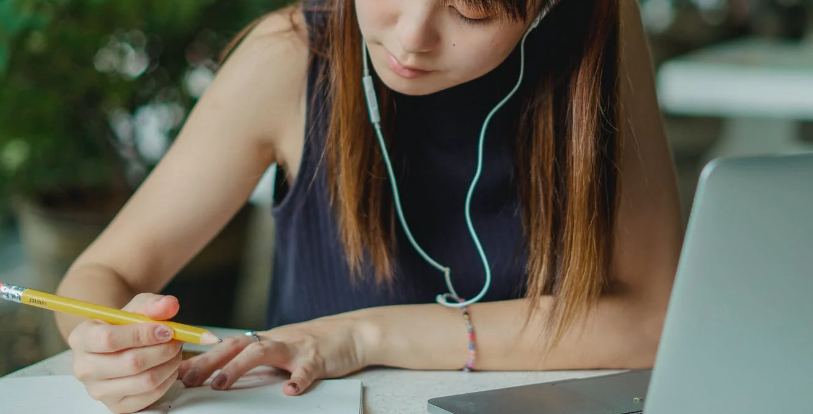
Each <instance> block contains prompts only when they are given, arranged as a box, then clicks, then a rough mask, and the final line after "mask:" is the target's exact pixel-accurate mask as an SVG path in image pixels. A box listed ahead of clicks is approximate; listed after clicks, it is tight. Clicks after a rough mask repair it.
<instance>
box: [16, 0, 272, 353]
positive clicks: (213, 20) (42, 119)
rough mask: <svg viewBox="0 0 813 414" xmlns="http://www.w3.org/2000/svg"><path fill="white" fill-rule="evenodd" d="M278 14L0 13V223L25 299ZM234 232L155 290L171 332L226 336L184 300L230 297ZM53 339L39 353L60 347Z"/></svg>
mask: <svg viewBox="0 0 813 414" xmlns="http://www.w3.org/2000/svg"><path fill="white" fill-rule="evenodd" d="M278 5H281V3H280V2H279V1H276V0H208V1H187V0H174V1H166V0H62V1H59V2H54V1H51V0H6V1H3V2H0V217H2V215H3V214H6V215H8V214H9V213H10V212H13V215H14V217H15V218H16V219H17V223H18V225H19V229H20V237H21V239H22V241H23V244H24V247H25V251H26V254H27V256H28V261H29V264H30V267H31V270H32V278H31V280H30V283H28V285H29V287H32V288H37V289H43V290H46V291H53V289H55V288H56V285H57V283H58V282H59V280H60V279H61V277H62V276H63V275H64V272H65V271H66V270H67V267H68V266H69V265H70V263H71V262H72V261H73V260H74V259H75V258H76V256H77V255H78V254H80V253H81V251H82V250H84V249H85V247H86V246H87V245H88V244H89V243H90V242H91V241H92V240H93V239H94V238H95V237H96V236H97V235H98V234H99V233H100V232H101V230H102V229H103V228H104V227H105V226H106V225H107V224H108V223H109V221H110V220H111V219H112V217H113V216H114V214H115V213H116V212H117V211H118V210H119V209H120V208H121V207H122V205H123V204H124V202H125V201H126V200H127V199H128V198H129V197H130V195H131V194H132V193H133V191H134V190H135V189H136V188H137V187H138V185H140V183H141V182H142V180H143V179H144V178H145V177H146V175H147V174H149V172H150V170H151V169H152V167H153V166H154V165H155V164H156V163H157V162H158V161H159V160H160V159H161V157H162V156H163V154H164V152H165V151H166V149H167V147H168V146H169V145H171V141H172V139H173V138H174V136H175V135H176V134H177V132H178V130H179V129H180V127H181V125H182V123H183V121H184V120H185V117H186V115H187V113H188V112H189V111H190V109H191V107H192V106H193V105H194V104H195V102H196V100H197V99H198V98H199V97H200V96H201V95H202V93H203V91H204V90H205V89H206V86H208V82H210V81H211V78H212V77H213V71H214V69H215V62H216V61H217V58H218V56H219V53H220V51H221V50H222V48H223V47H224V46H225V44H226V43H227V42H228V41H229V40H230V39H231V37H232V36H233V35H234V34H235V33H237V32H238V31H239V30H240V29H241V28H242V27H243V26H244V25H245V24H247V23H248V22H249V21H251V20H252V19H254V18H256V17H257V16H259V15H260V14H261V13H262V12H263V11H264V10H268V9H270V8H273V7H276V6H278ZM157 214H159V213H157ZM246 221H247V214H246V212H245V211H243V212H241V213H240V214H238V215H237V217H235V219H234V220H233V221H232V222H231V223H230V225H229V226H227V228H226V229H225V230H224V231H223V232H221V234H220V235H219V236H218V238H217V239H216V240H215V241H213V242H212V243H211V244H210V245H209V246H208V247H207V248H206V249H205V250H204V251H203V252H202V254H200V255H198V257H197V258H196V259H195V260H194V261H193V263H191V264H190V265H189V266H187V267H186V268H185V269H184V270H183V271H182V272H181V274H180V275H178V277H177V278H176V280H175V281H174V282H173V284H171V285H170V286H168V287H167V293H174V294H177V295H179V296H181V300H182V304H184V306H182V312H183V313H182V314H180V315H179V319H181V320H183V321H185V322H188V323H209V324H221V325H224V326H225V325H227V324H228V323H229V321H228V320H227V318H228V315H225V316H226V319H216V318H217V316H218V315H219V314H209V313H207V312H206V307H205V306H201V305H202V304H201V303H199V302H196V301H195V299H196V298H197V299H204V300H205V298H206V294H207V292H208V294H210V295H217V296H216V297H217V298H219V300H221V301H222V300H223V298H224V295H223V293H224V292H223V289H227V290H228V289H230V288H232V289H233V287H234V283H235V279H236V277H235V276H236V275H238V274H239V273H240V262H241V258H242V251H243V247H244V244H245V230H246ZM224 275H228V276H230V277H225V278H224V277H223V276H224ZM193 279H194V283H192V282H190V281H191V280H193ZM215 280H216V282H215ZM207 281H209V282H210V283H209V285H208V286H209V289H208V290H207V284H206V282H207ZM188 288H192V289H193V290H192V291H191V292H190V291H189V290H188ZM185 292H186V294H185ZM191 293H194V294H191ZM227 296H228V295H226V297H227ZM226 309H230V307H227V308H226ZM204 320H205V321H204ZM51 339H52V341H50V342H51V345H46V348H49V349H48V351H46V353H47V354H50V353H53V352H57V351H59V350H61V349H62V347H63V346H64V344H62V343H61V341H59V340H56V339H54V338H51ZM45 341H46V342H49V341H47V340H45Z"/></svg>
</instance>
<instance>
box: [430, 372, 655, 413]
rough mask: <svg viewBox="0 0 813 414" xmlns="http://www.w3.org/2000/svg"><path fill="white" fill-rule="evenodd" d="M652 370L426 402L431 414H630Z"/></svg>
mask: <svg viewBox="0 0 813 414" xmlns="http://www.w3.org/2000/svg"><path fill="white" fill-rule="evenodd" d="M651 375H652V371H651V370H637V371H629V372H622V373H617V374H610V375H601V376H598V377H589V378H579V379H571V380H564V381H553V382H546V383H539V384H530V385H522V386H518V387H510V388H501V389H496V390H489V391H480V392H473V393H469V394H460V395H452V396H446V397H439V398H434V399H431V400H429V404H428V411H429V413H431V414H529V413H551V414H559V413H561V414H632V413H639V412H641V409H642V408H643V406H644V403H643V401H644V396H645V395H646V390H647V386H648V385H649V381H650V377H651Z"/></svg>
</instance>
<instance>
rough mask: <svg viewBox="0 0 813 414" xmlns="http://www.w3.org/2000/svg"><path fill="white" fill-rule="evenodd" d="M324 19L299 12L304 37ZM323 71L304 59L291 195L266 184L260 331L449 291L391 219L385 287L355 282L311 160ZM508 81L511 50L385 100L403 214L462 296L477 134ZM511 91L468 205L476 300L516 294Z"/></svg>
mask: <svg viewBox="0 0 813 414" xmlns="http://www.w3.org/2000/svg"><path fill="white" fill-rule="evenodd" d="M324 13H325V12H314V11H305V19H306V22H307V24H308V29H309V32H310V36H311V40H313V39H314V37H315V34H317V33H319V31H320V30H323V29H324V28H325V25H326V17H327V16H325V15H324ZM532 37H533V36H530V37H529V39H528V44H526V50H528V48H530V43H531V38H532ZM359 58H361V57H359ZM324 64H325V61H324V59H323V58H321V57H318V56H314V57H313V62H312V65H311V67H310V69H309V73H308V85H307V86H308V95H309V100H308V103H309V105H308V110H307V128H306V133H305V141H304V142H305V144H304V148H303V151H302V160H301V164H300V167H299V171H298V174H297V176H296V178H295V180H294V182H293V184H292V185H291V186H290V188H289V186H287V184H286V183H285V180H284V178H283V175H284V174H278V180H277V182H276V183H275V185H276V188H275V200H274V206H273V210H272V211H273V215H274V219H275V223H276V243H275V252H274V264H273V276H272V284H271V292H270V298H269V308H268V315H267V321H268V325H269V328H273V327H276V326H279V325H285V324H291V323H297V322H302V321H307V320H310V319H314V318H318V317H322V316H326V315H332V314H337V313H342V312H347V311H353V310H357V309H361V308H367V307H375V306H385V305H397V304H415V303H432V302H434V300H435V297H436V295H438V294H441V293H447V288H446V285H445V282H444V278H443V275H442V273H440V272H439V271H437V270H436V269H434V268H433V267H431V266H430V265H428V264H427V263H426V262H425V261H424V260H423V259H422V258H421V257H420V256H419V255H418V254H417V253H416V252H415V251H414V249H413V247H412V245H411V244H409V242H408V240H407V239H406V237H405V236H404V233H403V231H402V229H401V226H400V223H399V222H397V221H396V223H395V228H396V237H397V249H396V251H395V276H396V277H395V280H394V281H393V282H392V284H390V285H381V286H379V285H377V284H376V283H375V278H374V277H373V274H372V271H371V266H370V265H369V264H367V265H365V266H363V267H364V275H363V276H364V277H363V278H362V280H360V281H356V282H354V281H353V277H352V275H351V272H350V269H349V266H348V264H347V260H346V256H345V253H344V250H343V246H342V242H341V237H340V233H339V231H338V226H337V220H336V217H335V216H334V212H333V210H332V207H331V205H330V200H329V192H328V182H327V176H326V173H325V168H326V167H325V163H324V162H322V160H321V156H322V151H323V148H324V144H325V136H326V131H327V124H328V118H327V116H328V112H329V111H328V110H327V109H326V108H327V106H328V105H329V104H330V97H329V93H330V92H329V87H328V85H326V84H325V83H324V81H323V80H324V79H325V77H323V76H320V74H321V72H320V71H321V70H322V68H323V66H324ZM527 64H528V62H526V65H527ZM534 72H535V71H529V70H528V66H526V79H525V80H524V81H523V87H529V86H530V85H533V79H531V78H532V76H529V74H532V73H534ZM518 75H519V49H518V48H517V50H515V51H514V52H513V53H512V54H511V55H510V56H509V58H508V59H506V61H505V62H503V63H502V64H501V65H500V66H499V67H497V68H496V69H494V70H493V71H491V72H489V73H488V74H486V75H484V76H483V77H481V78H478V79H475V80H473V81H471V82H467V83H465V84H462V85H458V86H455V87H453V88H450V89H447V90H444V91H441V92H438V93H435V94H431V95H427V96H406V95H401V94H397V93H396V94H395V98H394V99H395V107H396V111H395V131H396V132H395V135H394V136H393V137H392V138H393V140H392V141H393V143H392V145H391V146H390V148H389V151H390V157H391V160H392V162H393V167H394V170H395V171H396V174H397V182H398V186H399V189H400V191H401V201H402V207H403V211H404V216H405V217H406V220H407V223H408V225H409V227H410V230H411V231H412V234H413V236H414V237H415V239H416V241H417V242H418V243H419V244H420V245H421V247H422V248H423V249H424V250H425V251H426V252H427V253H428V254H429V255H430V256H431V257H432V258H434V259H435V260H436V261H438V262H439V263H441V264H443V265H445V266H449V267H450V268H451V274H452V278H453V282H454V287H455V289H456V291H457V293H458V294H459V295H460V296H461V297H463V298H471V297H473V296H474V295H476V294H477V293H479V292H480V290H481V288H482V286H483V282H484V279H485V274H484V270H483V267H482V262H481V259H480V257H479V255H478V253H477V250H476V247H475V245H474V242H473V241H472V240H471V237H470V235H469V232H468V228H467V225H466V221H465V215H464V206H465V198H466V194H467V192H468V188H469V185H470V183H471V180H472V178H473V176H474V174H475V171H476V166H477V146H478V139H479V135H480V128H481V127H482V124H483V122H484V120H485V118H486V116H487V115H488V113H489V112H490V111H491V109H492V108H494V106H496V105H497V104H498V103H499V101H500V100H502V99H503V98H504V97H505V96H506V95H507V93H508V92H509V91H510V90H511V88H512V87H513V86H514V85H515V83H516V81H517V78H518ZM359 82H361V80H360V79H359ZM517 96H518V95H515V96H514V97H513V98H512V99H511V100H510V101H509V102H508V103H507V104H506V105H505V106H503V108H502V109H500V111H499V112H498V113H497V115H496V116H495V117H494V118H493V119H492V121H491V123H490V124H489V129H488V132H487V135H486V140H485V151H484V159H483V171H482V175H481V178H480V181H479V183H478V185H477V188H476V191H475V194H474V196H473V199H472V204H471V216H472V222H473V223H474V226H475V229H476V230H477V233H478V236H479V238H480V242H481V243H482V246H483V249H484V251H485V253H486V256H487V258H488V261H489V264H490V267H491V270H492V283H491V287H490V289H489V290H488V293H487V295H486V296H485V297H484V299H483V301H497V300H508V299H516V298H519V297H521V296H522V294H523V292H524V283H525V279H526V264H527V263H526V255H525V251H524V249H525V242H524V234H523V227H522V220H521V217H522V214H521V213H522V212H521V206H520V203H519V199H518V192H517V186H516V183H515V181H514V177H513V173H514V163H513V144H514V139H515V138H514V135H512V130H511V126H514V125H516V120H517V119H518V115H519V110H520V108H519V100H518V99H517ZM365 112H366V111H365ZM360 122H369V121H368V120H367V119H363V120H360ZM386 193H387V194H391V193H389V192H386Z"/></svg>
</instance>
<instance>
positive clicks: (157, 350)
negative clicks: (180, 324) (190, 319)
mask: <svg viewBox="0 0 813 414" xmlns="http://www.w3.org/2000/svg"><path fill="white" fill-rule="evenodd" d="M182 347H183V343H182V342H180V341H170V342H168V343H165V344H161V345H155V346H149V347H142V348H132V349H128V350H126V351H121V352H116V353H112V354H92V353H81V354H77V356H76V358H75V360H74V376H75V377H76V378H77V379H78V380H80V381H82V382H88V381H99V380H105V379H113V378H121V377H127V376H131V375H136V374H139V373H141V372H144V371H146V370H148V369H151V368H155V367H157V366H158V365H161V364H163V363H165V362H167V361H169V360H171V359H173V358H175V357H176V356H177V355H178V353H179V352H181V348H182Z"/></svg>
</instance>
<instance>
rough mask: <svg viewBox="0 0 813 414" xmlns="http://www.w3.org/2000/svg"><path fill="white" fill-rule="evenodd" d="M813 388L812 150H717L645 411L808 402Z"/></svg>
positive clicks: (795, 407) (744, 409) (737, 409)
mask: <svg viewBox="0 0 813 414" xmlns="http://www.w3.org/2000/svg"><path fill="white" fill-rule="evenodd" d="M765 139H770V137H765ZM811 389H813V154H804V155H792V156H776V157H773V156H772V157H767V156H763V157H750V158H738V159H719V160H716V161H713V162H712V163H711V164H709V165H708V166H707V167H706V168H705V169H704V172H703V174H702V176H701V180H700V184H699V186H698V190H697V194H696V197H695V202H694V207H693V209H692V215H691V218H690V221H689V225H688V228H687V233H686V238H685V242H684V246H683V251H682V254H681V259H680V264H679V267H678V272H677V278H676V280H675V285H674V289H673V291H672V298H671V300H670V304H669V310H668V313H667V317H666V321H665V326H664V329H663V333H662V339H661V343H660V347H659V350H658V356H657V359H656V362H655V368H654V369H653V374H652V382H651V383H650V386H649V391H648V395H647V398H646V402H645V406H644V413H646V414H685V413H692V414H703V413H715V414H719V413H735V414H765V413H769V412H774V413H810V412H813V392H811Z"/></svg>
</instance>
